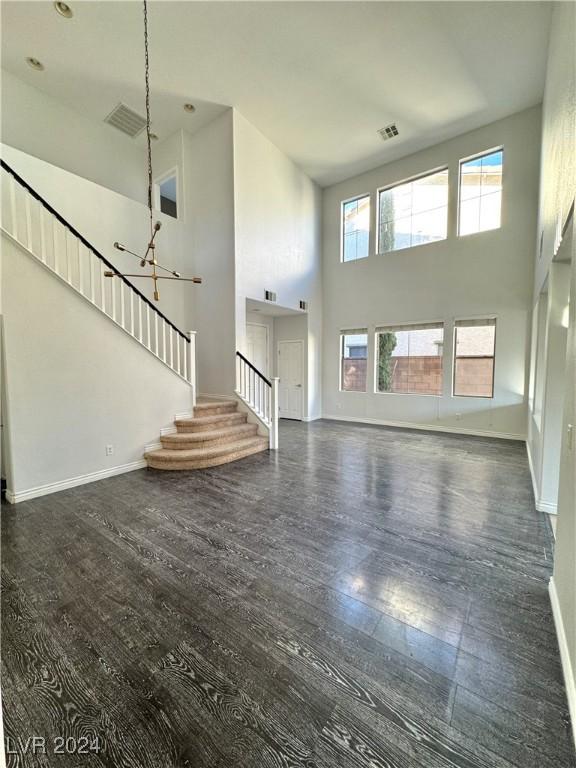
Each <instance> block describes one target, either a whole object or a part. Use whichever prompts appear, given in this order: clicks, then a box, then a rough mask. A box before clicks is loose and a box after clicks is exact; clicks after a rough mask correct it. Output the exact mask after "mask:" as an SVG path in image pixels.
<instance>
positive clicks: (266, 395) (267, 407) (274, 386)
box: [236, 352, 279, 451]
mask: <svg viewBox="0 0 576 768" xmlns="http://www.w3.org/2000/svg"><path fill="white" fill-rule="evenodd" d="M278 381H279V379H276V378H273V379H272V380H270V379H267V378H266V376H264V374H263V373H261V372H260V371H259V370H258V369H257V368H256V366H254V365H252V363H251V362H250V360H248V359H247V358H246V357H244V355H243V354H242V353H241V352H236V394H237V395H238V397H240V399H241V400H242V401H243V402H244V403H245V404H246V405H247V406H248V408H249V409H250V410H251V411H252V413H254V415H255V416H257V418H258V419H259V420H260V421H261V422H262V424H263V425H264V426H265V427H266V429H267V430H268V434H269V436H270V448H271V450H274V451H275V450H278Z"/></svg>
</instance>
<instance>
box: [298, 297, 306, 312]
mask: <svg viewBox="0 0 576 768" xmlns="http://www.w3.org/2000/svg"><path fill="white" fill-rule="evenodd" d="M298 306H299V307H300V309H304V310H306V309H308V302H307V301H302V299H300V301H299V302H298Z"/></svg>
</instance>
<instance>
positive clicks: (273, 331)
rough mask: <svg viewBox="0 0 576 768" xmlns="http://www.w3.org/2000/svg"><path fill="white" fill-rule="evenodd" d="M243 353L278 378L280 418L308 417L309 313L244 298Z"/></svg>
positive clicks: (255, 364) (269, 375) (267, 375)
mask: <svg viewBox="0 0 576 768" xmlns="http://www.w3.org/2000/svg"><path fill="white" fill-rule="evenodd" d="M244 354H245V355H246V357H247V358H248V360H250V362H251V363H252V364H253V365H254V366H255V367H256V368H257V369H258V370H259V371H260V372H261V373H262V374H263V375H264V376H265V377H267V378H272V377H277V378H278V379H279V382H278V415H279V417H280V418H281V419H292V420H298V421H305V420H307V417H308V396H309V388H308V385H307V382H308V312H307V311H304V310H300V309H292V308H289V307H282V306H279V305H275V306H271V305H270V304H269V303H267V302H263V301H259V300H257V299H246V336H245V343H244Z"/></svg>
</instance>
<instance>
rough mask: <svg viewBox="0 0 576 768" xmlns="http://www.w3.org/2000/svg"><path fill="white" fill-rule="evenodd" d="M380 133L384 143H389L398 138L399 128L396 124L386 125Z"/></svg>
mask: <svg viewBox="0 0 576 768" xmlns="http://www.w3.org/2000/svg"><path fill="white" fill-rule="evenodd" d="M378 133H379V134H380V138H381V139H382V141H388V140H389V139H393V138H394V137H395V136H398V128H397V126H396V123H390V125H386V126H385V127H384V128H380V130H379V131H378Z"/></svg>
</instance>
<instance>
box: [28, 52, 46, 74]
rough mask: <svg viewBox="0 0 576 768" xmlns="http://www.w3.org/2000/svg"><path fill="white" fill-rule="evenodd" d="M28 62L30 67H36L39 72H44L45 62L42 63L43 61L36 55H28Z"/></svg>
mask: <svg viewBox="0 0 576 768" xmlns="http://www.w3.org/2000/svg"><path fill="white" fill-rule="evenodd" d="M26 63H27V64H28V66H29V67H32V69H35V70H36V71H37V72H42V70H43V69H44V64H42V62H41V61H38V59H35V58H34V56H28V58H27V59H26Z"/></svg>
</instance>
